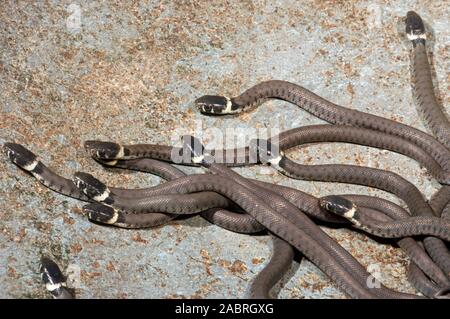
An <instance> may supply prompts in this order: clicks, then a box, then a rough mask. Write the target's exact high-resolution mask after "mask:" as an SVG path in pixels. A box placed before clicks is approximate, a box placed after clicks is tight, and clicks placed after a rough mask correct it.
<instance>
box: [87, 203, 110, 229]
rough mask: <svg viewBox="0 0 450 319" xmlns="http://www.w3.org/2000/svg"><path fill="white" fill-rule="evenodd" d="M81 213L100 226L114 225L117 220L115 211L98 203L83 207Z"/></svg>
mask: <svg viewBox="0 0 450 319" xmlns="http://www.w3.org/2000/svg"><path fill="white" fill-rule="evenodd" d="M83 212H84V213H85V214H86V215H87V216H88V218H89V219H90V220H92V221H94V222H98V223H101V224H109V225H111V224H115V223H116V222H117V221H118V219H119V213H118V212H117V210H116V209H114V208H112V207H109V206H105V205H102V204H100V203H91V204H87V205H85V206H83Z"/></svg>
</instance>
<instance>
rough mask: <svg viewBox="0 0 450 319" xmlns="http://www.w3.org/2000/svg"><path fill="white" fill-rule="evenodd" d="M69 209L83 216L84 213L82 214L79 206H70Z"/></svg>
mask: <svg viewBox="0 0 450 319" xmlns="http://www.w3.org/2000/svg"><path fill="white" fill-rule="evenodd" d="M70 211H71V212H72V213H74V214H77V215H80V216H83V215H84V214H83V210H82V209H81V208H79V207H71V208H70Z"/></svg>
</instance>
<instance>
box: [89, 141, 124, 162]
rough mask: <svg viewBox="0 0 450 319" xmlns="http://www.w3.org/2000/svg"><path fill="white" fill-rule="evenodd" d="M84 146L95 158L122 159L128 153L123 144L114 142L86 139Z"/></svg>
mask: <svg viewBox="0 0 450 319" xmlns="http://www.w3.org/2000/svg"><path fill="white" fill-rule="evenodd" d="M84 148H85V149H86V151H87V152H88V154H89V155H90V156H92V157H94V158H101V159H120V158H122V157H123V156H125V155H126V154H125V150H124V148H123V146H121V145H120V144H117V143H114V142H103V141H86V142H84Z"/></svg>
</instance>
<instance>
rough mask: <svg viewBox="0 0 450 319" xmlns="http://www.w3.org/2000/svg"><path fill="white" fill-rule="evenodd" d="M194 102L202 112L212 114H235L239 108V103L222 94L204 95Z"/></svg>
mask: <svg viewBox="0 0 450 319" xmlns="http://www.w3.org/2000/svg"><path fill="white" fill-rule="evenodd" d="M194 103H195V106H196V107H197V109H198V110H199V111H200V112H201V113H204V114H210V115H224V114H233V113H237V112H238V110H239V108H238V105H237V104H236V103H234V102H233V101H232V100H231V99H230V98H228V97H226V96H220V95H204V96H202V97H199V98H198V99H197V100H195V102H194Z"/></svg>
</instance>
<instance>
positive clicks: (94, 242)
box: [90, 238, 105, 245]
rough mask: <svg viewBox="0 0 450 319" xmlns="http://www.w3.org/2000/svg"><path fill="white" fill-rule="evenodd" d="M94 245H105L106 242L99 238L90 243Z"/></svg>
mask: <svg viewBox="0 0 450 319" xmlns="http://www.w3.org/2000/svg"><path fill="white" fill-rule="evenodd" d="M90 242H91V243H92V244H97V245H103V244H104V243H105V241H104V240H99V239H97V238H92V239H91V241H90Z"/></svg>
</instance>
